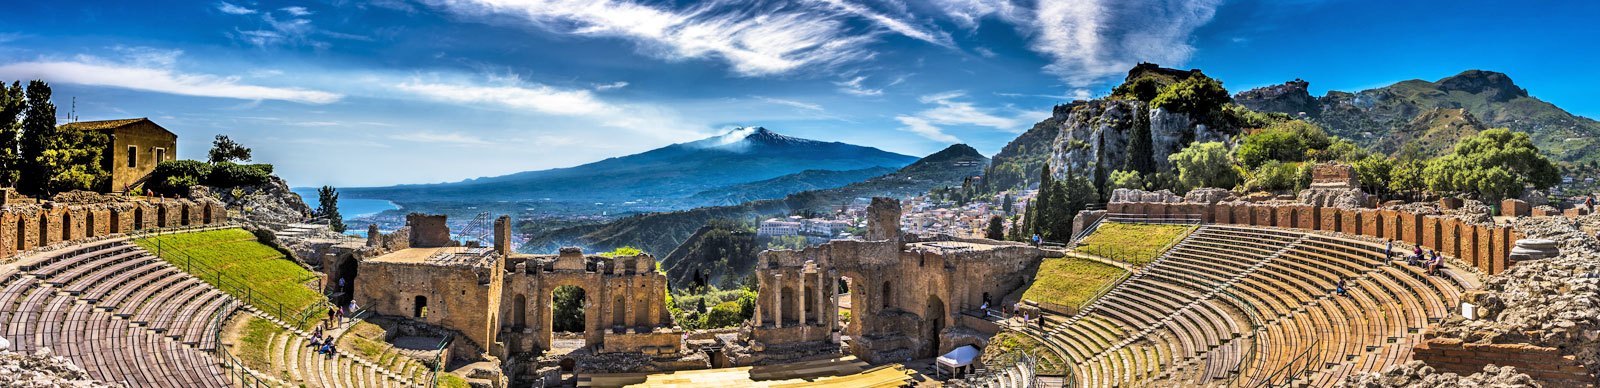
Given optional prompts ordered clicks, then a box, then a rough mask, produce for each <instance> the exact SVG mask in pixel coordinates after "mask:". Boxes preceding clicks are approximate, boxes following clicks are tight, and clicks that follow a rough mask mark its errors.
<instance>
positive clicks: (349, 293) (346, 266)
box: [333, 256, 359, 307]
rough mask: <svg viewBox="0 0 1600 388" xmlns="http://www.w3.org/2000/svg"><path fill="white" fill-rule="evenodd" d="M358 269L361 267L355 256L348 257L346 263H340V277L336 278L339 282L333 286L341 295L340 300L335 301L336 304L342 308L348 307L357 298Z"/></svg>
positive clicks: (336, 281)
mask: <svg viewBox="0 0 1600 388" xmlns="http://www.w3.org/2000/svg"><path fill="white" fill-rule="evenodd" d="M358 267H359V266H358V265H357V261H356V258H355V257H354V256H347V257H346V258H345V259H344V261H341V262H339V272H338V276H337V277H336V279H337V280H334V284H333V285H334V287H336V288H337V290H338V292H339V293H340V295H339V298H338V299H337V300H335V301H334V303H337V304H338V305H339V306H341V307H342V306H348V305H349V304H350V300H351V299H353V298H355V295H356V271H357V268H358Z"/></svg>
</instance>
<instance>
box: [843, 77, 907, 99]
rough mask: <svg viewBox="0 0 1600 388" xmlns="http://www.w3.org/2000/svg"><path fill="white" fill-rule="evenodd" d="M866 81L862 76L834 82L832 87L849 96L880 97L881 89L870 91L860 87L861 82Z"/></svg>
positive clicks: (870, 89)
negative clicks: (835, 86)
mask: <svg viewBox="0 0 1600 388" xmlns="http://www.w3.org/2000/svg"><path fill="white" fill-rule="evenodd" d="M866 80H867V76H864V75H863V76H856V77H853V78H850V79H847V80H844V81H836V82H834V83H833V84H834V85H839V91H841V92H845V93H848V94H851V95H856V96H861V97H869V96H877V95H882V94H883V89H872V88H867V87H864V86H861V82H862V81H866ZM896 83H898V82H896Z"/></svg>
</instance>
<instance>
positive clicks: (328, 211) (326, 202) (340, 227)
mask: <svg viewBox="0 0 1600 388" xmlns="http://www.w3.org/2000/svg"><path fill="white" fill-rule="evenodd" d="M313 215H314V216H316V217H318V218H326V219H327V220H328V229H331V230H333V232H334V233H344V216H343V215H340V214H339V192H338V191H336V190H334V188H333V186H322V188H320V189H317V211H316V213H314V214H313Z"/></svg>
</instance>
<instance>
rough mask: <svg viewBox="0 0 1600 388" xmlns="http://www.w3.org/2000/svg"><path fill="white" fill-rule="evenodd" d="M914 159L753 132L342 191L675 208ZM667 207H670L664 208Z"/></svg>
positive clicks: (414, 198)
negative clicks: (761, 186)
mask: <svg viewBox="0 0 1600 388" xmlns="http://www.w3.org/2000/svg"><path fill="white" fill-rule="evenodd" d="M915 160H917V158H916V157H913V156H908V155H901V154H896V153H892V152H887V151H883V150H879V149H877V148H872V147H863V146H857V145H851V144H845V143H839V142H822V141H816V140H808V139H801V138H797V137H792V136H785V135H782V134H778V133H776V132H772V131H770V130H767V129H766V128H760V127H748V128H740V129H737V130H733V131H731V132H729V133H727V134H723V135H720V136H714V137H711V138H707V139H702V140H698V141H693V142H688V143H679V144H673V145H669V146H666V147H661V148H657V149H654V150H650V151H646V152H643V153H639V154H634V155H628V156H622V157H615V158H609V159H605V160H601V161H598V162H594V163H589V164H584V165H579V166H575V167H567V168H556V169H549V170H540V171H527V172H519V173H515V174H510V175H503V176H497V177H486V178H477V179H469V180H464V181H460V182H454V183H439V184H424V185H400V186H390V187H364V188H345V189H342V190H340V193H341V194H342V195H345V196H347V198H376V199H387V200H391V201H396V202H418V201H429V202H437V201H444V200H451V201H480V202H482V201H522V200H543V199H546V198H548V199H551V200H555V201H574V202H585V203H588V202H603V203H613V202H627V201H632V202H636V203H641V204H645V203H651V204H657V205H659V204H662V203H668V204H675V203H676V202H674V201H678V200H681V199H683V198H685V197H689V196H692V195H695V194H697V193H700V192H702V191H706V190H714V189H718V188H724V187H727V186H730V185H735V184H740V183H748V182H756V181H761V180H767V179H773V178H777V177H781V176H785V175H791V174H797V173H801V172H804V171H807V170H832V171H847V170H860V169H866V168H872V167H880V166H883V167H890V168H897V167H901V166H905V165H906V164H908V163H911V162H913V161H915ZM669 207H670V206H669Z"/></svg>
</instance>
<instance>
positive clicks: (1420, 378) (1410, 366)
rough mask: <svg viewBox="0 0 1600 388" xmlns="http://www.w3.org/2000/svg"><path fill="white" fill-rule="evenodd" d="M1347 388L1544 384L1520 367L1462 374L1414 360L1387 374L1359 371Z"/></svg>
mask: <svg viewBox="0 0 1600 388" xmlns="http://www.w3.org/2000/svg"><path fill="white" fill-rule="evenodd" d="M1339 386H1340V387H1345V388H1433V387H1437V388H1456V387H1463V388H1466V387H1483V388H1488V387H1494V388H1514V387H1540V386H1541V385H1539V383H1538V382H1535V381H1534V380H1533V378H1532V377H1529V376H1528V375H1527V374H1523V373H1518V372H1517V370H1516V368H1512V367H1509V366H1507V367H1496V366H1493V365H1490V366H1485V367H1483V372H1479V373H1474V374H1472V375H1471V376H1465V377H1462V376H1460V375H1457V374H1455V373H1436V372H1435V371H1434V370H1433V367H1430V366H1428V365H1427V364H1425V363H1423V362H1422V361H1411V362H1407V363H1404V364H1400V365H1395V366H1391V367H1389V369H1388V370H1385V371H1383V373H1356V374H1352V375H1350V376H1346V377H1345V379H1344V381H1342V382H1340V383H1339Z"/></svg>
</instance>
